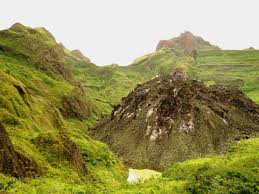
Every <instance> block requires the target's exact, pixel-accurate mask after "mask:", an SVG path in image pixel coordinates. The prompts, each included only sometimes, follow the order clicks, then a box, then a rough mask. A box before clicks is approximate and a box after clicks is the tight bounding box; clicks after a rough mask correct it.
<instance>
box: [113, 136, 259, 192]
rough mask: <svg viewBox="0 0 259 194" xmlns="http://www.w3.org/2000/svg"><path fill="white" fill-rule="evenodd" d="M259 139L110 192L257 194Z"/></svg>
mask: <svg viewBox="0 0 259 194" xmlns="http://www.w3.org/2000/svg"><path fill="white" fill-rule="evenodd" d="M258 150H259V139H258V138H256V139H250V140H243V141H241V142H239V143H238V144H236V145H233V146H232V147H231V149H230V150H229V152H228V153H227V154H226V155H223V156H213V157H205V158H200V159H194V160H187V161H185V162H181V163H177V164H175V165H173V166H172V167H171V168H170V169H168V170H167V171H165V172H164V173H163V176H162V177H161V178H157V179H153V180H148V181H146V182H144V183H143V184H142V183H139V184H135V185H124V186H122V187H120V188H119V189H116V190H114V191H111V193H130V194H132V193H136V194H137V193H138V194H142V193H143V194H144V193H154V194H155V193H157V194H158V193H259V186H258V185H259V152H258Z"/></svg>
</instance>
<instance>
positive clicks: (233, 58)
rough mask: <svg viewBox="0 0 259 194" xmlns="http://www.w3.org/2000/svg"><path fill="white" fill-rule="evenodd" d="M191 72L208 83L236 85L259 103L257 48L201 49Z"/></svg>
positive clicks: (258, 59)
mask: <svg viewBox="0 0 259 194" xmlns="http://www.w3.org/2000/svg"><path fill="white" fill-rule="evenodd" d="M192 73H193V74H194V77H196V78H198V79H201V80H203V81H205V82H207V83H208V84H211V83H216V84H233V85H237V86H239V87H241V89H242V90H243V91H244V93H245V94H246V95H248V96H249V97H250V98H251V99H253V100H254V101H255V102H257V103H259V50H218V51H202V52H200V53H199V55H198V58H197V64H195V65H194V66H193V68H192ZM212 81H213V82H212Z"/></svg>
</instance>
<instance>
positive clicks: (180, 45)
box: [156, 31, 219, 56]
mask: <svg viewBox="0 0 259 194" xmlns="http://www.w3.org/2000/svg"><path fill="white" fill-rule="evenodd" d="M161 48H169V49H174V50H177V51H180V52H182V53H183V54H186V55H189V56H194V55H195V52H196V51H198V50H213V49H219V48H218V47H217V46H214V45H211V44H210V43H209V42H208V41H205V40H204V39H202V38H201V37H199V36H194V35H193V34H192V33H191V32H188V31H186V32H184V33H182V34H181V35H180V36H179V37H176V38H172V39H170V40H161V41H160V42H159V43H158V45H157V48H156V50H159V49H161Z"/></svg>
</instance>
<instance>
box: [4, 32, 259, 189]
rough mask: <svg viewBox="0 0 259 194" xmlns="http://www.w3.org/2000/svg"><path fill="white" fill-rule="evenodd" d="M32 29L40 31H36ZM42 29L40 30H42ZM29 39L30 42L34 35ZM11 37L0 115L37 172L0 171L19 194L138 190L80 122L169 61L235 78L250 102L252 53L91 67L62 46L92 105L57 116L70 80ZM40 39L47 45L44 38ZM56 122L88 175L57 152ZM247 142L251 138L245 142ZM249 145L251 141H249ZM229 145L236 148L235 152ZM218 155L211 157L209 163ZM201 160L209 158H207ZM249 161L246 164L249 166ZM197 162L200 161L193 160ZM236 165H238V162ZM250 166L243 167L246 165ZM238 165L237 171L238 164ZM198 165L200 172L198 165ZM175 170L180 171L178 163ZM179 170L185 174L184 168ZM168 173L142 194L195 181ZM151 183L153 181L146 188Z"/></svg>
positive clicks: (254, 93) (156, 57)
mask: <svg viewBox="0 0 259 194" xmlns="http://www.w3.org/2000/svg"><path fill="white" fill-rule="evenodd" d="M36 30H39V31H40V32H41V33H43V34H44V33H46V32H45V30H43V31H42V29H36ZM45 35H46V36H48V34H45ZM33 38H34V39H35V40H36V41H37V38H38V37H33ZM14 40H15V39H12V41H11V42H10V39H1V40H0V43H1V44H2V45H5V46H7V47H8V48H16V49H15V50H10V52H9V53H8V54H6V53H3V52H0V83H1V88H0V121H1V122H3V123H4V124H5V126H6V128H7V131H8V133H9V135H10V137H11V140H12V142H13V144H14V146H15V148H16V149H17V150H20V151H21V152H23V153H25V155H26V156H28V157H30V158H33V159H34V160H35V161H37V163H38V164H39V165H40V167H41V168H42V169H43V170H44V173H45V174H44V176H42V177H40V178H37V179H33V180H29V179H21V180H18V179H14V178H12V177H8V176H5V175H3V174H1V175H0V180H1V182H0V190H1V191H10V192H20V193H36V192H39V193H50V192H54V193H57V192H63V191H67V192H68V191H73V192H89V193H93V192H98V191H99V192H102V193H105V191H106V190H107V193H109V192H110V191H111V189H112V188H113V187H115V188H117V189H121V190H120V192H119V193H124V191H125V192H126V191H127V190H128V189H129V191H132V192H133V191H139V190H141V189H140V187H139V186H137V187H128V186H124V185H125V184H124V183H125V181H126V171H125V170H124V169H123V166H122V165H121V163H120V162H119V161H118V160H117V158H116V157H115V156H114V155H113V154H112V153H111V152H110V151H109V150H108V148H107V147H106V145H104V144H103V143H100V142H98V141H94V140H92V139H91V138H90V137H89V136H88V135H87V128H88V127H89V126H91V125H92V124H93V123H94V122H95V120H96V119H97V118H99V117H101V116H102V115H105V114H108V113H109V112H110V111H111V109H112V108H111V105H113V104H116V103H118V102H119V101H120V99H121V97H123V96H126V95H127V94H128V92H129V91H130V90H131V89H133V88H134V87H135V85H136V84H137V83H140V82H144V81H146V80H149V79H151V78H152V77H154V76H156V75H157V74H159V73H168V72H171V71H173V69H174V68H176V67H181V68H184V69H186V71H187V72H189V74H190V75H192V76H193V77H195V76H196V77H197V78H199V79H201V80H204V81H205V82H206V83H208V84H212V83H214V82H217V83H219V82H220V83H222V80H223V78H224V80H226V82H224V83H233V80H239V82H238V83H239V84H240V83H241V84H242V88H243V90H244V91H245V92H246V93H247V94H248V95H249V96H250V97H251V98H252V99H254V100H255V101H256V102H258V92H259V90H258V65H257V64H258V61H259V60H258V58H259V54H258V51H250V50H249V51H203V52H200V53H199V56H198V59H197V64H195V62H194V60H193V59H192V58H189V57H184V56H176V55H175V54H174V53H173V52H172V51H170V50H166V49H161V50H159V51H156V52H154V53H152V54H149V55H147V56H144V57H141V58H139V59H137V60H136V61H135V62H134V63H133V64H132V65H131V66H129V67H119V66H116V65H111V66H106V67H97V66H95V65H94V64H90V63H86V62H83V61H80V60H78V59H76V58H74V57H72V56H71V53H70V52H69V51H66V60H67V61H68V63H69V65H70V66H71V68H72V72H73V74H74V77H75V78H76V80H80V81H81V82H82V83H83V85H84V86H85V89H86V92H87V94H88V96H89V97H90V98H91V100H92V102H93V103H94V104H95V106H96V107H97V108H96V109H95V110H94V112H93V113H92V114H91V116H90V117H89V118H88V119H87V120H85V121H78V120H65V119H63V118H62V116H61V115H60V113H59V111H58V108H60V106H61V98H62V97H63V96H64V95H66V94H69V93H71V91H72V89H73V86H72V85H71V83H70V82H68V81H65V80H63V79H62V78H61V77H59V78H58V79H56V80H55V79H53V78H51V77H55V75H53V72H51V71H50V72H48V71H47V74H48V75H50V76H47V75H46V74H44V73H41V72H40V71H37V70H36V69H35V66H34V65H33V64H32V63H31V61H30V60H27V59H26V57H24V55H26V56H31V53H30V52H31V51H30V50H23V48H24V47H21V46H20V44H19V45H17V44H18V43H17V42H15V41H14ZM48 41H50V44H52V43H51V41H52V39H49V40H48ZM30 42H31V41H30ZM40 42H41V41H40ZM31 44H33V41H32V42H31ZM44 44H45V43H44ZM47 47H48V46H47ZM44 48H45V46H44ZM14 51H15V52H14ZM19 53H22V54H23V55H19ZM211 64H214V65H211ZM233 64H234V66H233ZM221 67H223V68H224V70H223V69H221ZM230 67H231V68H230ZM247 72H249V74H248V73H247ZM251 72H252V73H251ZM222 73H226V75H227V76H224V77H223V76H222ZM240 79H242V80H243V81H240ZM234 83H235V82H234ZM14 85H19V86H20V87H22V88H24V90H25V91H26V95H25V96H24V97H22V96H21V95H20V94H19V93H18V92H17V89H16V88H15V87H14ZM27 103H29V105H28V104H27ZM57 125H60V126H62V128H64V130H65V132H66V133H67V134H68V135H69V137H70V138H71V139H72V140H73V141H74V142H75V143H76V145H77V146H78V148H79V150H80V152H81V154H82V156H83V159H84V161H85V165H86V167H87V168H88V169H89V174H87V175H84V176H83V175H82V174H80V173H78V171H77V170H76V169H74V168H73V167H72V166H71V165H70V164H69V162H68V161H67V159H66V157H65V155H63V153H62V147H60V144H59V142H60V141H61V140H60V137H59V133H58V130H57ZM39 138H40V139H43V140H45V141H51V142H57V143H55V144H54V145H52V146H49V147H48V145H41V146H39V145H37V144H36V143H35V140H36V139H39ZM254 141H255V142H257V143H253V142H254ZM250 143H251V147H252V148H251V149H254V148H257V149H258V140H253V141H251V142H248V144H249V145H250ZM242 145H243V144H242ZM255 145H257V147H254V146H255ZM236 151H237V152H238V153H239V151H238V150H236ZM238 153H237V155H238ZM250 156H251V158H253V157H254V158H256V157H257V155H256V154H254V156H253V153H252V152H251V154H250ZM229 157H232V155H229ZM233 157H234V156H233ZM220 158H221V157H216V159H215V161H217V160H218V159H219V160H220ZM237 158H240V157H239V156H238V157H237ZM204 160H205V161H206V160H207V159H204ZM209 160H211V161H214V158H212V159H209ZM197 161H199V160H197ZM201 161H203V159H201ZM236 161H238V160H236ZM194 163H195V162H194ZM236 163H238V162H236ZM183 164H185V163H183ZM186 164H188V162H187V163H186ZM249 164H250V163H249ZM255 164H256V163H252V162H251V166H253V165H255ZM202 165H203V162H201V166H202ZM237 165H243V163H242V161H241V162H240V163H239V164H237ZM198 166H199V165H198ZM251 166H247V171H249V170H250V167H251ZM188 168H189V167H188ZM188 168H187V169H188ZM240 169H242V168H241V166H240ZM245 170H246V169H245ZM201 171H202V172H203V171H204V173H205V172H206V169H205V170H204V169H203V170H201ZM179 172H182V170H181V169H180V167H179ZM187 173H191V172H188V171H187ZM254 173H258V171H254V172H251V177H253V176H254ZM193 176H194V175H193ZM174 177H175V175H174V174H168V173H166V174H165V175H164V178H162V179H157V180H154V182H152V181H151V182H147V183H146V184H144V187H143V192H144V191H148V190H150V189H157V190H158V189H161V186H160V185H159V184H160V183H162V184H164V185H165V187H166V188H165V189H171V188H172V187H175V188H177V189H179V191H183V190H185V189H186V188H187V186H188V184H189V185H191V184H192V185H194V186H195V184H196V183H195V182H193V183H192V182H190V181H189V179H188V180H185V179H179V180H178V178H177V179H175V178H174ZM160 181H162V182H160ZM187 183H188V184H187ZM153 184H154V185H155V186H154V187H152V185H153ZM202 184H203V183H202ZM186 185H187V186H186ZM188 188H189V186H188ZM226 188H227V187H226ZM133 193H134V192H133Z"/></svg>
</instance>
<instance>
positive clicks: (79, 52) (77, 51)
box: [71, 49, 91, 63]
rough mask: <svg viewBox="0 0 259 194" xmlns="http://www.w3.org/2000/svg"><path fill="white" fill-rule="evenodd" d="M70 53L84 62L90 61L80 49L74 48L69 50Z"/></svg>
mask: <svg viewBox="0 0 259 194" xmlns="http://www.w3.org/2000/svg"><path fill="white" fill-rule="evenodd" d="M71 53H72V55H73V56H74V57H76V58H78V59H80V60H82V61H84V62H87V63H90V62H91V61H90V59H89V58H87V57H86V56H85V55H84V54H83V53H82V52H81V51H80V50H78V49H76V50H72V51H71Z"/></svg>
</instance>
